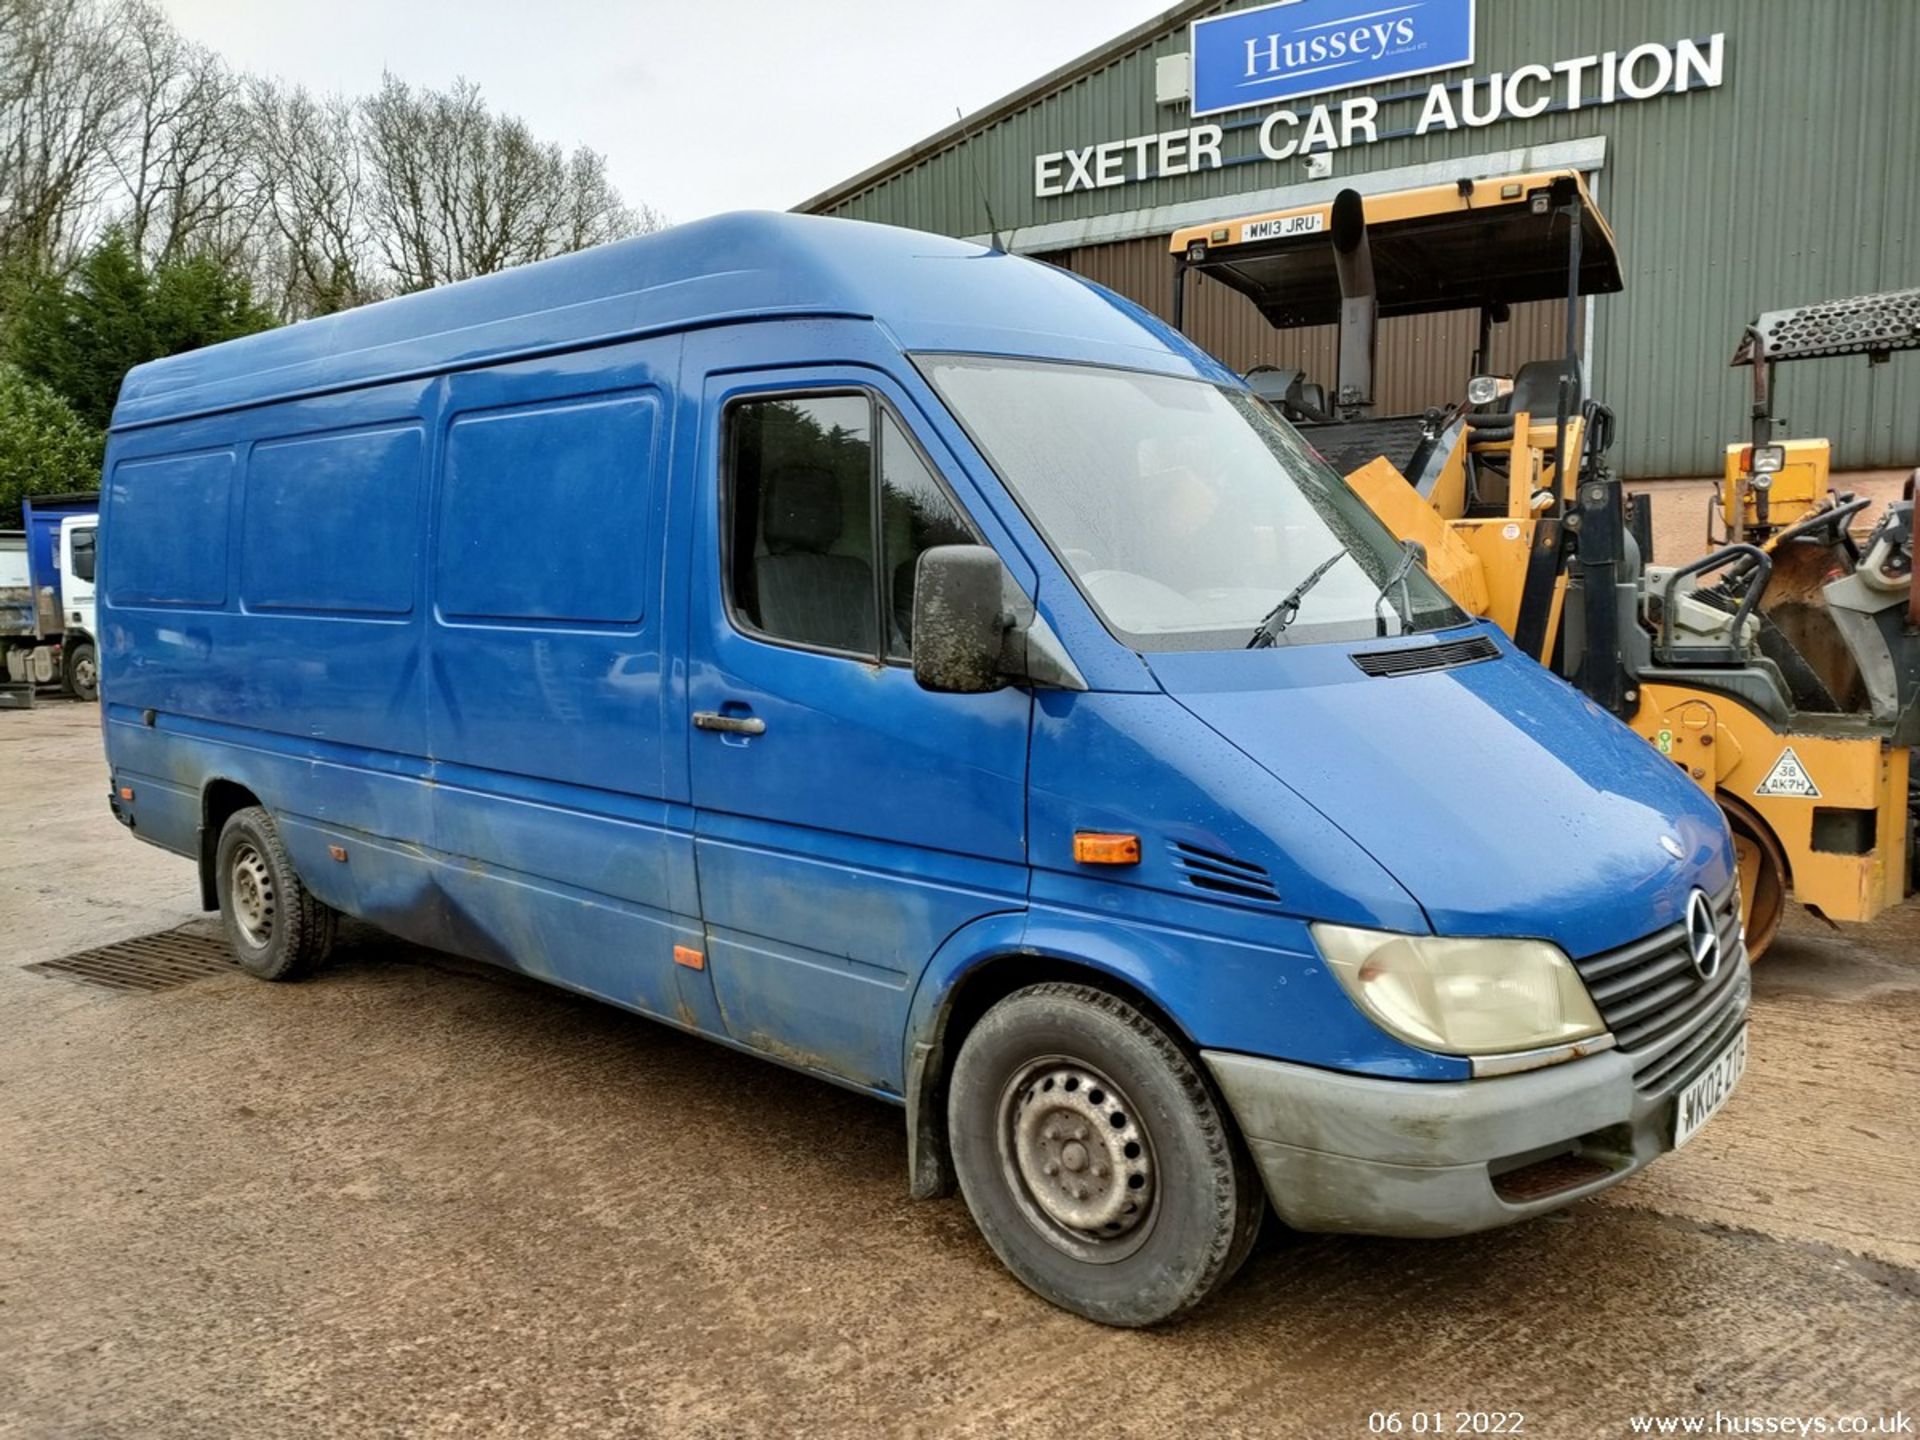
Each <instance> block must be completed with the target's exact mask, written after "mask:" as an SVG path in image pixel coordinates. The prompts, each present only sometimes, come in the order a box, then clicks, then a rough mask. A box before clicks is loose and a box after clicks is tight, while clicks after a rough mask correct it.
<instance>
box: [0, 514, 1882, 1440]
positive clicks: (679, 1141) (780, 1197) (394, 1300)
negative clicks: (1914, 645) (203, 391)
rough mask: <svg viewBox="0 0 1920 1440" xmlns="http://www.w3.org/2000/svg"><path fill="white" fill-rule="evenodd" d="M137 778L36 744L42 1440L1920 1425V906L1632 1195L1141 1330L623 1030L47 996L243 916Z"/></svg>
mask: <svg viewBox="0 0 1920 1440" xmlns="http://www.w3.org/2000/svg"><path fill="white" fill-rule="evenodd" d="M1688 498H1689V497H1688V496H1687V495H1686V494H1685V493H1683V492H1681V491H1679V490H1677V489H1675V490H1671V491H1663V493H1662V499H1661V500H1660V502H1659V510H1660V512H1661V514H1662V515H1663V516H1675V517H1677V518H1669V519H1663V520H1662V524H1664V525H1670V526H1672V527H1674V533H1675V534H1682V533H1684V529H1683V526H1684V521H1685V516H1686V515H1687V514H1688V513H1689V510H1688V508H1687V507H1686V505H1685V502H1686V501H1687V500H1688ZM1700 504H1702V505H1703V504H1704V501H1701V502H1700ZM1674 553H1676V551H1674V550H1668V551H1666V552H1665V554H1666V555H1672V554H1674ZM1663 558H1664V557H1663ZM105 784H106V773H105V768H104V765H103V763H102V761H101V758H100V744H99V733H98V712H97V709H96V708H95V707H93V706H82V705H74V704H62V703H52V704H48V705H45V706H43V707H42V708H40V709H39V710H37V711H34V712H31V713H19V714H0V937H4V945H3V946H0V1017H4V1019H3V1020H0V1436H7V1437H14V1436H17V1437H31V1440H41V1437H58V1436H85V1437H96V1436H97V1437H120V1436H124V1437H140V1440H149V1437H151V1440H162V1437H170V1436H183V1437H184V1436H195V1437H198V1436H207V1435H247V1436H275V1437H278V1436H306V1435H313V1436H329V1437H331V1436H342V1435H404V1436H469V1435H582V1436H597V1435H622V1436H624V1435H641V1436H645V1435H687V1434H692V1435H729V1436H730V1435H741V1434H767V1433H772V1434H781V1435H826V1434H848V1433H868V1432H884V1433H904V1434H925V1435H932V1434H958V1435H983V1436H985V1435H1000V1434H1005V1433H1018V1434H1069V1433H1070V1434H1075V1435H1084V1436H1089V1437H1091V1436H1105V1435H1109V1434H1126V1435H1143V1436H1145V1435H1153V1436H1159V1435H1174V1434H1182V1435H1185V1434H1194V1435H1201V1434H1219V1435H1236V1434H1280V1435H1300V1436H1314V1437H1345V1436H1364V1435H1368V1434H1369V1433H1377V1432H1378V1431H1380V1430H1384V1431H1386V1433H1423V1432H1420V1431H1416V1430H1415V1429H1414V1427H1415V1426H1416V1425H1423V1426H1425V1425H1427V1424H1428V1422H1426V1421H1416V1420H1415V1419H1414V1418H1413V1414H1414V1412H1416V1411H1419V1412H1427V1413H1428V1414H1429V1415H1430V1414H1431V1412H1435V1411H1438V1412H1439V1414H1440V1420H1441V1422H1442V1426H1443V1428H1445V1429H1446V1430H1448V1431H1454V1430H1458V1429H1461V1428H1463V1426H1464V1425H1465V1424H1466V1423H1467V1420H1468V1417H1466V1416H1462V1415H1459V1414H1458V1413H1457V1412H1461V1411H1481V1412H1519V1413H1520V1414H1522V1415H1523V1416H1524V1417H1525V1420H1524V1428H1523V1429H1522V1430H1521V1431H1520V1433H1522V1434H1524V1435H1528V1436H1541V1437H1557V1436H1586V1435H1596V1436H1613V1435H1627V1434H1631V1433H1635V1432H1634V1430H1633V1429H1632V1426H1633V1422H1634V1418H1635V1417H1638V1416H1658V1415H1669V1416H1670V1415H1685V1416H1705V1417H1707V1420H1706V1424H1707V1426H1708V1430H1707V1433H1713V1431H1712V1426H1713V1423H1714V1422H1713V1420H1712V1417H1713V1415H1714V1413H1715V1412H1719V1413H1720V1414H1721V1416H1722V1417H1723V1422H1724V1421H1725V1420H1726V1419H1727V1418H1729V1417H1747V1416H1766V1417H1794V1418H1799V1419H1812V1418H1814V1417H1820V1418H1823V1419H1825V1420H1826V1422H1827V1424H1828V1425H1829V1427H1832V1426H1833V1425H1835V1424H1836V1423H1837V1422H1838V1419H1839V1417H1842V1416H1854V1415H1863V1414H1864V1415H1866V1416H1868V1417H1869V1423H1871V1422H1872V1419H1873V1418H1875V1417H1878V1416H1880V1415H1882V1414H1887V1415H1891V1414H1892V1413H1893V1412H1895V1411H1896V1410H1898V1409H1900V1408H1901V1407H1903V1406H1904V1407H1905V1408H1906V1410H1907V1411H1908V1412H1909V1415H1911V1413H1912V1412H1913V1410H1914V1409H1915V1407H1916V1405H1917V1404H1920V1200H1916V1188H1917V1186H1920V1038H1917V1037H1920V904H1909V905H1908V906H1907V907H1905V908H1903V909H1902V910H1900V911H1898V912H1896V913H1894V914H1893V915H1891V916H1889V917H1887V918H1885V919H1883V920H1882V921H1881V922H1880V923H1878V924H1877V925H1875V926H1872V927H1868V928H1865V929H1861V930H1854V931H1848V932H1845V933H1839V932H1834V931H1832V930H1829V929H1827V928H1826V927H1824V926H1822V925H1820V924H1818V923H1816V922H1814V921H1811V920H1809V919H1808V918H1807V917H1805V916H1804V915H1800V914H1798V913H1797V912H1796V913H1795V915H1794V916H1793V918H1792V919H1791V920H1790V922H1789V925H1788V927H1787V930H1786V932H1785V933H1784V935H1783V937H1782V939H1781V940H1780V941H1779V943H1778V945H1777V947H1776V949H1775V950H1774V952H1773V953H1772V954H1771V955H1770V956H1769V957H1768V958H1767V959H1766V960H1765V961H1763V962H1762V963H1761V965H1760V966H1759V967H1758V969H1757V970H1756V973H1755V982H1756V993H1755V1001H1754V1014H1753V1038H1752V1060H1751V1063H1750V1067H1749V1070H1748V1072H1747V1075H1746V1078H1745V1079H1744V1081H1743V1082H1742V1084H1741V1087H1740V1089H1739V1090H1738V1091H1737V1092H1736V1093H1735V1095H1734V1096H1733V1098H1732V1100H1731V1101H1730V1102H1729V1104H1728V1106H1727V1109H1726V1110H1725V1112H1724V1113H1723V1114H1722V1115H1721V1116H1720V1117H1718V1118H1717V1119H1716V1120H1715V1121H1714V1123H1713V1124H1711V1125H1709V1126H1708V1127H1707V1129H1706V1130H1705V1131H1703V1132H1702V1133H1701V1135H1700V1136H1699V1138H1698V1139H1696V1140H1695V1141H1694V1142H1693V1143H1692V1144H1691V1145H1689V1146H1688V1147H1687V1148H1686V1149H1685V1150H1683V1151H1680V1152H1678V1153H1677V1154H1674V1155H1672V1156H1669V1157H1667V1158H1666V1159H1665V1160H1663V1161H1662V1162H1661V1163H1659V1164H1658V1165H1655V1166H1654V1167H1652V1168H1651V1169H1649V1170H1648V1171H1646V1172H1644V1173H1643V1174H1641V1175H1639V1176H1636V1177H1635V1178H1633V1179H1631V1180H1629V1181H1627V1182H1625V1183H1624V1184H1622V1185H1620V1186H1619V1187H1617V1188H1616V1189H1614V1190H1612V1191H1611V1192H1609V1193H1608V1194H1607V1195H1606V1196H1605V1197H1603V1198H1601V1199H1599V1200H1595V1201H1590V1202H1586V1203H1584V1204H1581V1205H1579V1206H1576V1207H1574V1208H1573V1209H1572V1210H1570V1211H1568V1212H1565V1213H1563V1214H1561V1215H1557V1216H1554V1217H1550V1218H1548V1219H1546V1220H1541V1221H1536V1222H1534V1223H1532V1224H1528V1225H1523V1226H1519V1227H1516V1228H1513V1229H1510V1230H1506V1231H1502V1232H1497V1233H1494V1234H1489V1235H1484V1236H1479V1237H1473V1238H1469V1239H1464V1240H1458V1241H1445V1242H1426V1243H1404V1242H1390V1241H1379V1240H1362V1239H1328V1238H1318V1237H1304V1236H1298V1235H1292V1234H1288V1233H1285V1232H1282V1231H1280V1230H1278V1228H1277V1227H1271V1226H1270V1228H1269V1232H1268V1233H1267V1235H1266V1236H1265V1237H1264V1238H1263V1240H1262V1243H1261V1245H1260V1246H1259V1248H1258V1249H1257V1250H1256V1251H1255V1253H1254V1255H1253V1258H1252V1259H1251V1261H1250V1262H1249V1263H1248V1265H1247V1267H1246V1269H1245V1270H1244V1271H1243V1272H1242V1273H1241V1275H1240V1277H1239V1278H1238V1279H1237V1280H1236V1281H1235V1283H1234V1284H1233V1285H1232V1286H1231V1287H1230V1288H1229V1289H1228V1291H1227V1292H1226V1293H1225V1294H1224V1295H1223V1296H1221V1297H1219V1298H1218V1299H1217V1300H1216V1301H1215V1302H1214V1303H1212V1304H1211V1305H1209V1306H1208V1307H1206V1308H1205V1309H1203V1310H1202V1311H1201V1312H1200V1313H1199V1314H1197V1315H1195V1316H1194V1317H1192V1318H1191V1319H1190V1320H1189V1321H1188V1322H1187V1323H1185V1324H1182V1325H1179V1326H1177V1327H1174V1328H1171V1329H1167V1330H1163V1331H1155V1332H1147V1333H1123V1332H1117V1331H1110V1330H1103V1329H1100V1328H1098V1327H1095V1326H1092V1325H1089V1324H1087V1323H1085V1322H1083V1321H1080V1320H1078V1319H1075V1318H1074V1317H1072V1316H1069V1315H1066V1314H1063V1313H1062V1312H1060V1311H1057V1310H1054V1309H1052V1308H1051V1307H1049V1306H1048V1305H1046V1304H1045V1303H1044V1302H1042V1301H1040V1300H1038V1299H1037V1298H1035V1297H1034V1296H1032V1295H1031V1294H1029V1293H1028V1292H1027V1291H1026V1290H1024V1289H1023V1288H1022V1287H1021V1286H1020V1285H1019V1284H1018V1283H1017V1282H1015V1281H1014V1280H1013V1279H1012V1278H1011V1277H1010V1276H1009V1275H1007V1274H1006V1273H1005V1271H1003V1270H1002V1269H1001V1267H1000V1266H999V1264H998V1262H997V1261H996V1260H995V1259H994V1257H993V1255H992V1254H991V1252H989V1251H988V1249H987V1247H986V1246H985V1244H984V1243H983V1242H982V1241H981V1240H980V1239H979V1237H978V1235H977V1234H976V1233H975V1231H974V1228H973V1225H972V1223H971V1221H970V1219H969V1218H968V1216H967V1213H966V1210H965V1207H964V1205H963V1204H962V1203H961V1202H960V1201H958V1200H957V1199H956V1200H942V1201H935V1202H931V1203H925V1204H916V1203H913V1202H911V1201H909V1200H908V1199H907V1198H906V1194H905V1172H904V1165H903V1149H904V1147H903V1143H902V1128H901V1120H900V1115H899V1112H897V1111H895V1110H892V1109H890V1108H888V1107H886V1106H884V1105H881V1104H878V1103H876V1102H873V1101H869V1100H866V1099H863V1098H860V1097H857V1096H853V1095H850V1094H847V1093H845V1092H842V1091H839V1090H836V1089H834V1088H832V1087H829V1086H827V1085H824V1084H821V1083H819V1082H815V1081H812V1080H809V1079H806V1078H803V1077H799V1076H796V1075H793V1074H790V1073H788V1072H786V1071H783V1070H780V1069H778V1068H776V1067H774V1066H771V1065H769V1064H766V1063H764V1062H761V1061H757V1060H754V1059H750V1058H747V1057H744V1056H740V1055H736V1054H733V1053H731V1052H727V1051H724V1050H722V1049H720V1048H719V1047H717V1046H713V1045H709V1044H705V1043H703V1042H700V1041H697V1040H694V1039H690V1038H688V1037H685V1036H683V1035H680V1034H679V1033H677V1032H674V1031H670V1030H668V1029H665V1028H664V1027H661V1026H657V1025H652V1024H649V1023H648V1022H646V1021H644V1020H639V1019H636V1018H633V1017H630V1016H627V1015H624V1014H622V1013H620V1012H617V1011H615V1010H613V1009H611V1008H608V1007H605V1006H600V1005H595V1004H592V1003H589V1002H586V1001H583V1000H579V999H576V998H573V997H570V996H567V995H564V994H561V993H559V992H556V991H552V990H547V989H544V988H540V987H538V986H535V985H532V984H530V983H528V982H524V981H521V980H518V979H516V978H514V977H511V976H508V975H504V974H501V973H499V972H494V971H490V970H486V969H484V968H481V967H476V966H470V965H467V964H464V963H462V962H458V961H454V960H450V959H448V958H446V957H444V956H439V955H435V954H433V953H430V952H427V951H422V950H419V949H416V948H413V947H410V946H407V945H404V944H400V943H398V942H395V941H391V940H387V939H385V938H383V937H381V936H378V935H376V934H373V933H371V932H367V931H364V930H356V931H354V932H352V933H351V934H350V935H349V936H348V939H347V942H346V944H345V945H344V946H343V949H342V952H341V953H340V955H339V956H338V958H337V960H336V962H335V963H334V964H333V965H332V966H331V967H330V968H329V969H328V970H327V971H325V972H324V973H323V974H322V975H321V976H320V977H319V978H318V979H316V980H314V981H311V982H308V983H304V984H295V985H277V986H276V985H263V984H260V983H258V982H256V981H252V980H249V979H246V978H244V977H242V976H239V975H237V974H235V975H232V976H225V975H223V976H218V977H215V978H210V979H206V980H202V981H198V982H196V983H193V984H190V985H187V986H184V987H182V988H179V989H176V990H171V991H165V992H160V993H154V994H120V993H113V992H109V991H105V990H99V989H93V988H89V987H85V986H82V985H78V984H75V983H72V982H70V981H65V980H60V979H54V978H48V977H46V976H44V975H41V974H38V973H34V972H29V971H25V970H23V969H22V968H21V966H22V965H24V964H26V963H29V962H32V961H36V960H42V959H48V958H52V957H55V956H58V955H62V954H65V953H68V952H70V951H73V950H77V949H81V948H84V947H89V946H94V945H99V944H103V943H106V942H109V941H112V940H116V939H121V938H125V937H129V936H133V935H138V934H143V933H146V932H149V931H153V930H157V929H162V928H166V927H170V926H174V925H178V924H183V923H186V924H198V925H203V926H204V925H205V923H206V922H205V921H204V920H203V919H201V917H200V916H199V912H198V910H197V908H196V900H195V886H194V880H193V875H192V871H191V868H190V867H189V865H188V864H187V862H185V861H183V860H179V859H176V858H174V857H171V856H167V855H163V854H161V853H160V852H158V851H156V850H153V849H151V848H148V847H146V846H143V845H140V844H139V843H137V842H136V841H134V840H133V839H132V838H131V837H130V836H128V835H127V834H126V833H125V832H124V831H122V830H121V829H120V827H119V826H117V825H116V824H115V823H114V822H113V820H112V819H111V817H110V816H109V815H108V813H107V809H106V805H105V803H104V792H105ZM1376 1412H1398V1413H1399V1415H1400V1417H1401V1418H1400V1420H1399V1421H1398V1422H1397V1423H1398V1424H1399V1425H1400V1426H1401V1427H1402V1429H1400V1430H1399V1431H1397V1432H1396V1431H1393V1430H1392V1429H1391V1428H1390V1427H1389V1425H1388V1423H1387V1422H1384V1421H1377V1420H1376V1421H1375V1423H1374V1427H1370V1423H1369V1421H1370V1416H1374V1415H1375V1414H1376ZM1430 1430H1431V1427H1430V1426H1428V1432H1429V1433H1430ZM1508 1433H1511V1427H1510V1426H1509V1429H1508ZM1722 1433H1725V1432H1724V1431H1723V1432H1722ZM1747 1433H1762V1432H1759V1431H1749V1432H1747ZM1828 1433H1834V1432H1833V1431H1832V1430H1831V1429H1830V1430H1829V1432H1828Z"/></svg>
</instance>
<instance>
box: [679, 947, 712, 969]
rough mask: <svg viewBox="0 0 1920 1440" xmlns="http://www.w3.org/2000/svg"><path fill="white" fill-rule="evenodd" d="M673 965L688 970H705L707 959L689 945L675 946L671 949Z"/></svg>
mask: <svg viewBox="0 0 1920 1440" xmlns="http://www.w3.org/2000/svg"><path fill="white" fill-rule="evenodd" d="M673 963H674V964H676V965H684V966H686V967H687V969H689V970H704V969H706V968H707V957H706V956H705V955H703V954H701V953H700V952H699V951H698V950H696V949H694V948H693V947H692V946H691V945H676V946H674V947H673Z"/></svg>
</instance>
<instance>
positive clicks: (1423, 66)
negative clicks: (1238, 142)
mask: <svg viewBox="0 0 1920 1440" xmlns="http://www.w3.org/2000/svg"><path fill="white" fill-rule="evenodd" d="M1473 4H1474V0H1402V3H1400V4H1394V3H1392V0H1291V3H1287V4H1281V5H1262V6H1260V7H1259V8H1258V9H1254V10H1235V11H1233V12H1231V13H1230V14H1226V15H1215V16H1212V17H1211V18H1209V19H1205V20H1195V21H1194V22H1193V24H1192V27H1191V29H1190V31H1189V39H1190V41H1191V49H1190V50H1189V52H1188V53H1189V54H1191V55H1192V57H1193V113H1194V116H1195V118H1198V117H1200V116H1203V115H1217V114H1219V113H1220V112H1221V111H1223V110H1239V109H1243V108H1245V107H1246V106H1248V105H1261V104H1269V103H1272V102H1273V101H1276V100H1292V99H1294V98H1295V97H1297V96H1300V95H1318V94H1320V93H1322V92H1324V91H1328V90H1346V89H1350V88H1352V87H1353V86H1355V85H1370V84H1372V83H1374V82H1375V81H1377V80H1398V79H1401V78H1403V77H1405V76H1408V75H1426V74H1431V73H1432V72H1433V71H1435V70H1446V69H1450V68H1452V67H1453V66H1455V65H1471V64H1472V63H1473Z"/></svg>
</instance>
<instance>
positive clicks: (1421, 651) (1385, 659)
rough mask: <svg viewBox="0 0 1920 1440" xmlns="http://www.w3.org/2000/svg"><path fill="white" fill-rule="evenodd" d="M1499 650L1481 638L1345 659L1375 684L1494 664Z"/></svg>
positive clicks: (1377, 652)
mask: <svg viewBox="0 0 1920 1440" xmlns="http://www.w3.org/2000/svg"><path fill="white" fill-rule="evenodd" d="M1499 657H1500V647H1499V646H1498V645H1496V644H1494V643H1493V641H1491V640H1489V639H1488V638H1487V637H1486V636H1484V635H1474V636H1470V637H1469V638H1467V639H1465V640H1446V641H1442V642H1441V643H1440V644H1438V645H1406V646H1402V647H1401V648H1399V649H1397V650H1368V651H1364V652H1362V653H1359V654H1356V655H1352V656H1350V657H1349V658H1350V659H1351V660H1352V661H1353V663H1354V664H1356V665H1358V666H1359V667H1360V668H1361V669H1362V670H1364V671H1365V672H1366V673H1367V674H1369V675H1371V676H1373V677H1374V678H1375V679H1376V680H1378V679H1386V678H1389V677H1391V676H1395V675H1418V674H1420V673H1422V672H1423V671H1427V670H1451V669H1453V668H1454V667H1455V666H1456V665H1472V664H1474V663H1476V662H1477V661H1481V660H1497V659H1498V658H1499Z"/></svg>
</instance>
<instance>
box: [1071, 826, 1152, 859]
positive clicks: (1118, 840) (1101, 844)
mask: <svg viewBox="0 0 1920 1440" xmlns="http://www.w3.org/2000/svg"><path fill="white" fill-rule="evenodd" d="M1073 858H1074V859H1075V860H1076V861H1078V862H1079V863H1080V864H1082V865H1138V864H1139V863H1140V837H1139V836H1138V835H1115V834H1110V833H1108V832H1106V831H1102V830H1076V831H1075V832H1074V835H1073Z"/></svg>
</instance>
